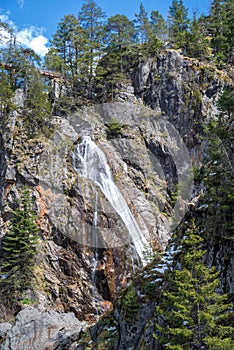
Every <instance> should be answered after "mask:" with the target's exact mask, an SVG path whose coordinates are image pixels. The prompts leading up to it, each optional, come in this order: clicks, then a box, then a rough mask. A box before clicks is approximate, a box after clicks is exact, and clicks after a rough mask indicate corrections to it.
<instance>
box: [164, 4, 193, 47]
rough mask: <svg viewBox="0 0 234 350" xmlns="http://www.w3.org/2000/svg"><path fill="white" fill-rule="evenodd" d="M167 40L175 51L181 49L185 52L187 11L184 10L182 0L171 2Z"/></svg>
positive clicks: (187, 24) (187, 23)
mask: <svg viewBox="0 0 234 350" xmlns="http://www.w3.org/2000/svg"><path fill="white" fill-rule="evenodd" d="M168 23H169V39H170V41H171V44H172V46H173V47H174V48H176V49H179V48H180V49H183V50H184V51H185V52H186V44H187V35H188V26H189V19H188V9H187V8H185V6H184V4H183V0H173V1H172V5H171V6H170V7H169V16H168Z"/></svg>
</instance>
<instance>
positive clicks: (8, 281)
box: [0, 188, 40, 300]
mask: <svg viewBox="0 0 234 350" xmlns="http://www.w3.org/2000/svg"><path fill="white" fill-rule="evenodd" d="M36 219H37V217H36V215H35V213H34V211H33V209H32V203H31V196H30V192H29V190H28V189H27V188H25V189H24V190H23V193H22V196H21V201H20V203H19V204H18V207H17V208H16V209H15V210H14V212H13V216H12V218H11V219H10V226H9V227H8V229H7V232H6V234H5V236H4V240H3V244H2V256H1V268H0V274H1V280H0V286H1V291H2V293H3V296H4V297H5V296H6V297H11V298H12V300H13V299H14V297H15V298H17V296H18V295H21V294H22V293H23V292H24V291H25V290H26V289H27V288H28V287H29V286H30V284H31V280H32V277H33V270H34V266H35V256H36V253H37V247H38V235H39V232H40V229H39V226H38V224H37V223H36Z"/></svg>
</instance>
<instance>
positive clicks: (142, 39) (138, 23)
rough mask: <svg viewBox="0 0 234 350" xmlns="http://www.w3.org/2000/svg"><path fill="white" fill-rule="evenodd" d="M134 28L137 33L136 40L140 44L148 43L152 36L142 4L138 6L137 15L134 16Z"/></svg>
mask: <svg viewBox="0 0 234 350" xmlns="http://www.w3.org/2000/svg"><path fill="white" fill-rule="evenodd" d="M135 17H136V19H135V21H134V22H135V27H136V30H137V32H138V36H139V38H138V40H139V43H140V44H144V43H147V42H149V40H150V37H151V35H152V31H151V26H150V22H149V19H148V13H147V12H146V10H145V8H144V6H143V5H142V3H141V4H140V11H139V13H138V14H135Z"/></svg>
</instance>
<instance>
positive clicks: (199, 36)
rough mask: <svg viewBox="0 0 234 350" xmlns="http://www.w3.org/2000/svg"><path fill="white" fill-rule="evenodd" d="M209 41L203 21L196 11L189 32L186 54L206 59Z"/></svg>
mask: <svg viewBox="0 0 234 350" xmlns="http://www.w3.org/2000/svg"><path fill="white" fill-rule="evenodd" d="M208 48H209V41H208V39H207V37H206V33H205V31H204V30H203V26H202V23H201V22H200V21H199V20H198V19H197V16H196V13H194V15H193V20H192V21H191V22H190V28H189V33H188V34H187V44H186V54H187V55H188V56H191V57H196V58H201V59H204V58H205V57H206V56H207V54H208Z"/></svg>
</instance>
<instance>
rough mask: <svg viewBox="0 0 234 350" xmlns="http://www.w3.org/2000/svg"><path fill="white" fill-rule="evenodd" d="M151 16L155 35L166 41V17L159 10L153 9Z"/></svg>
mask: <svg viewBox="0 0 234 350" xmlns="http://www.w3.org/2000/svg"><path fill="white" fill-rule="evenodd" d="M150 18H151V20H150V24H151V28H152V33H153V35H155V36H156V37H157V38H159V39H160V40H162V41H165V39H166V36H167V24H166V21H165V19H164V18H163V16H162V15H161V14H160V13H159V12H158V11H152V12H151V16H150Z"/></svg>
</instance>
